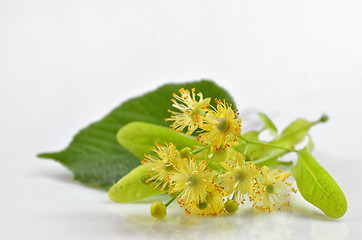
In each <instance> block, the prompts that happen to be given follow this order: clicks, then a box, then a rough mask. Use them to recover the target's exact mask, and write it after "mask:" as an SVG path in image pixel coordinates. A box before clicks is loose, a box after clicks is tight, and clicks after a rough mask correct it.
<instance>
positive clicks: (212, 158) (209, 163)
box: [207, 154, 215, 166]
mask: <svg viewBox="0 0 362 240" xmlns="http://www.w3.org/2000/svg"><path fill="white" fill-rule="evenodd" d="M214 157H215V154H213V155H212V157H211V158H210V161H209V162H208V164H207V165H209V166H210V165H211V163H212V160H214Z"/></svg>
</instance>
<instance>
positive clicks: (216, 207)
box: [185, 184, 224, 216]
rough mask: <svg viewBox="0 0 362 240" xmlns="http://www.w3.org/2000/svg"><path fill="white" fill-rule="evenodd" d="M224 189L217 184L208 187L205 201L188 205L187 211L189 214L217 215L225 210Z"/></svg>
mask: <svg viewBox="0 0 362 240" xmlns="http://www.w3.org/2000/svg"><path fill="white" fill-rule="evenodd" d="M221 191H222V189H221V188H220V186H218V185H216V184H212V185H210V187H208V188H207V191H206V192H207V194H206V198H205V201H203V202H201V201H200V202H199V203H197V204H195V203H194V204H192V205H189V206H187V207H186V209H185V211H186V212H187V213H189V214H196V215H201V216H205V215H211V216H216V215H218V214H220V213H222V212H224V200H223V198H222V193H221Z"/></svg>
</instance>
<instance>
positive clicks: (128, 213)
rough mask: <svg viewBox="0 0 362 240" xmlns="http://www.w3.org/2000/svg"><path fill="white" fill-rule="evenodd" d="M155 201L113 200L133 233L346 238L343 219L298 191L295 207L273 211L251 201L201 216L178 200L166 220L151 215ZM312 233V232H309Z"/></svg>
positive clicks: (268, 239)
mask: <svg viewBox="0 0 362 240" xmlns="http://www.w3.org/2000/svg"><path fill="white" fill-rule="evenodd" d="M150 205H151V204H144V203H141V204H112V205H110V209H111V210H112V211H114V212H116V213H117V214H119V215H120V216H121V217H122V225H125V226H126V227H127V228H128V229H129V230H130V231H131V232H132V235H133V236H137V237H139V238H147V239H204V238H207V239H263V240H274V239H278V240H280V239H285V240H288V239H305V238H307V239H309V238H312V239H316V240H319V239H342V240H343V239H346V238H347V236H348V229H347V227H346V225H345V224H344V223H343V221H341V220H333V219H330V218H328V217H326V216H324V215H322V214H320V213H318V212H314V211H313V209H314V208H313V207H312V206H310V205H309V204H308V203H306V202H305V200H304V199H301V197H300V196H298V195H296V196H295V197H293V198H292V199H291V206H292V207H291V208H289V209H286V210H285V211H279V212H275V213H272V214H269V213H260V212H255V211H254V209H253V208H251V207H250V205H247V204H246V206H242V207H241V208H240V209H239V211H238V212H237V213H236V214H230V215H228V214H225V215H223V216H218V217H198V216H191V215H188V214H185V213H184V212H183V210H182V209H181V208H180V207H178V205H177V204H172V205H170V206H169V208H168V209H167V216H166V218H165V219H163V220H156V219H154V218H152V217H151V216H150V215H149V207H150ZM308 235H309V236H308Z"/></svg>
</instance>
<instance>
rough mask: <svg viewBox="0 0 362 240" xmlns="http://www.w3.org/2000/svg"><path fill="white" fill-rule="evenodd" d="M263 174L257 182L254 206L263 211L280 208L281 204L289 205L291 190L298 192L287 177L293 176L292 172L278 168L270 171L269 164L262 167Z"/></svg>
mask: <svg viewBox="0 0 362 240" xmlns="http://www.w3.org/2000/svg"><path fill="white" fill-rule="evenodd" d="M261 173H262V174H261V176H260V177H259V178H258V183H257V184H255V195H256V196H255V198H254V203H253V207H255V208H256V209H259V210H263V211H265V210H266V211H269V212H271V211H272V210H275V209H280V206H281V205H282V206H289V201H287V199H286V198H287V197H289V196H290V195H289V193H288V192H289V191H292V192H294V193H295V192H296V190H295V189H294V188H293V187H291V184H290V183H288V182H286V179H287V178H288V177H290V176H291V174H290V173H283V172H282V170H280V169H277V170H274V171H272V172H270V170H269V168H268V167H267V166H264V167H262V170H261Z"/></svg>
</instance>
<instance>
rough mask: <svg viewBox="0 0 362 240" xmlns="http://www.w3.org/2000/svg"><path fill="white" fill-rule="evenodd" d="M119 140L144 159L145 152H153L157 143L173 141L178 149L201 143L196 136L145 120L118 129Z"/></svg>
mask: <svg viewBox="0 0 362 240" xmlns="http://www.w3.org/2000/svg"><path fill="white" fill-rule="evenodd" d="M117 140H118V142H119V143H120V144H121V145H122V146H123V147H124V148H125V149H127V150H128V151H130V152H131V153H133V154H134V155H136V156H137V157H138V158H140V159H143V158H144V155H145V154H148V153H150V152H151V148H153V147H154V146H155V143H158V144H160V145H164V144H165V143H170V142H172V143H173V144H174V145H175V146H176V148H177V149H178V150H181V149H182V148H184V147H190V148H192V147H193V146H195V145H200V143H199V142H198V141H197V140H196V138H195V137H191V136H187V135H185V134H183V133H178V132H175V131H172V130H171V129H170V128H166V127H163V126H159V125H155V124H151V123H144V122H132V123H128V124H127V125H126V126H124V127H123V128H121V129H120V130H119V131H118V133H117Z"/></svg>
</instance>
